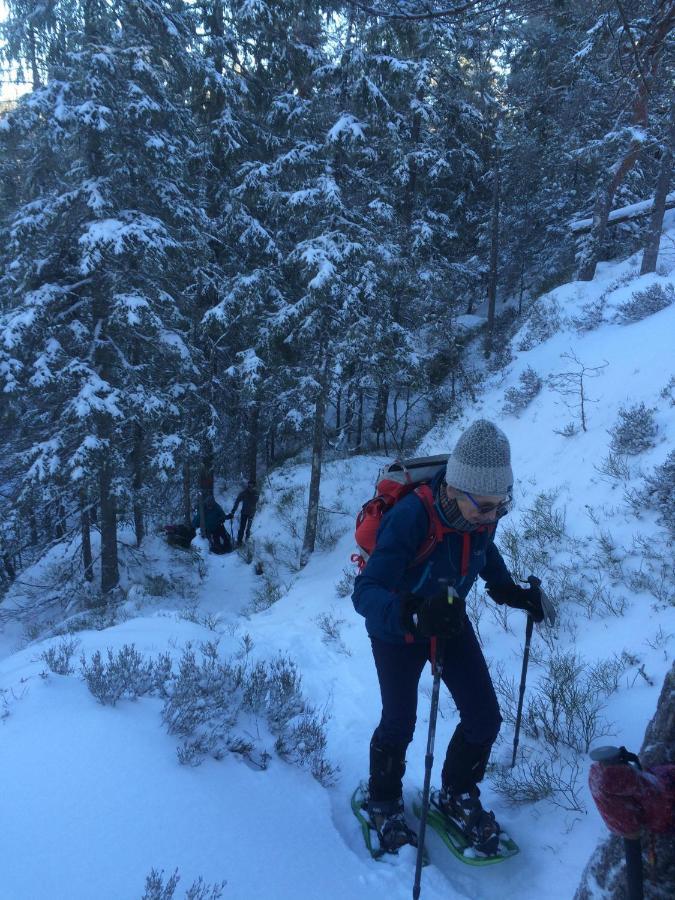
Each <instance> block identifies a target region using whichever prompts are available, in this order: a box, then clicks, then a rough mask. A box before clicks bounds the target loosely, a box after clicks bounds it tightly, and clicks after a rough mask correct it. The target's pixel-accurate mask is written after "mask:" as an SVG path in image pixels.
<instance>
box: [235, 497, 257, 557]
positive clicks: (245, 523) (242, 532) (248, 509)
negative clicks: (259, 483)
mask: <svg viewBox="0 0 675 900" xmlns="http://www.w3.org/2000/svg"><path fill="white" fill-rule="evenodd" d="M240 503H241V515H240V518H239V530H238V531H237V547H240V546H241V544H242V541H243V540H244V539H245V540H248V539H249V538H250V537H251V525H252V524H253V516H254V515H255V510H256V507H257V505H258V490H257V488H256V483H255V481H252V480H251V481H247V482H246V487H245V488H243V489H242V490H241V491H239V493H238V494H237V499H236V500H235V501H234V506H233V507H232V512H231V513H230V516H234V514H235V513H236V511H237V507H238V506H239V504H240Z"/></svg>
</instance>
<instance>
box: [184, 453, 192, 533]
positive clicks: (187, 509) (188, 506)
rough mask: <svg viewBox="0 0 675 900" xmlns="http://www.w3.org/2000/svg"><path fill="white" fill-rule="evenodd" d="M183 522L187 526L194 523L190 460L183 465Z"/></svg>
mask: <svg viewBox="0 0 675 900" xmlns="http://www.w3.org/2000/svg"><path fill="white" fill-rule="evenodd" d="M183 521H184V522H185V524H186V525H190V523H191V522H192V503H191V499H190V460H188V459H186V460H185V462H184V463H183Z"/></svg>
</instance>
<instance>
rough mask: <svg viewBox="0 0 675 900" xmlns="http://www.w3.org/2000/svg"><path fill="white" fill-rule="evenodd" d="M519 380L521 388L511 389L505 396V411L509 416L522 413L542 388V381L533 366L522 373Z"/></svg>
mask: <svg viewBox="0 0 675 900" xmlns="http://www.w3.org/2000/svg"><path fill="white" fill-rule="evenodd" d="M518 380H519V382H520V385H519V387H512V388H509V389H508V390H507V391H506V392H505V394H504V407H503V409H504V412H505V413H506V415H509V416H517V415H518V413H520V412H522V411H523V410H524V409H525V407H526V406H528V405H529V404H530V403H531V402H532V400H534V398H535V397H536V396H537V394H538V393H539V392H540V391H541V388H542V380H541V378H540V377H539V376H538V375H537V373H536V372H535V371H534V369H533V368H532V366H528V367H527V368H526V369H525V371H524V372H521V373H520V377H519V379H518Z"/></svg>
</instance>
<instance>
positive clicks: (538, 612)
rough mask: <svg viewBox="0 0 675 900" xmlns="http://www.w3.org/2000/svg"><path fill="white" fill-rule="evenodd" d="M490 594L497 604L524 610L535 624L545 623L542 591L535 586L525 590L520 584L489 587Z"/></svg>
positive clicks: (532, 585)
mask: <svg viewBox="0 0 675 900" xmlns="http://www.w3.org/2000/svg"><path fill="white" fill-rule="evenodd" d="M487 592H488V594H489V595H490V596H491V597H492V599H493V600H494V601H495V603H499V604H506V606H510V607H511V608H512V609H524V610H525V612H526V613H527V614H528V616H531V617H532V619H533V620H534V621H535V622H543V621H544V610H543V608H542V605H541V591H540V590H539V588H538V587H537V586H536V585H535V584H531V585H530V587H528V588H524V587H521V586H520V585H519V584H500V585H496V586H494V587H491V586H488V587H487Z"/></svg>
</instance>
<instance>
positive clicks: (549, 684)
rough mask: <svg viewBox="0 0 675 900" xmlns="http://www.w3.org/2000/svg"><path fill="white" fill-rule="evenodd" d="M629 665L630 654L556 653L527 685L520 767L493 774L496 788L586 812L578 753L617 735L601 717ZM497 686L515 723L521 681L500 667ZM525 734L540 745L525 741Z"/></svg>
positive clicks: (506, 715) (502, 703) (513, 797)
mask: <svg viewBox="0 0 675 900" xmlns="http://www.w3.org/2000/svg"><path fill="white" fill-rule="evenodd" d="M628 664H629V659H628V658H627V656H626V655H625V654H622V655H621V656H614V657H613V658H612V659H608V660H601V661H599V662H597V663H594V664H589V663H587V662H585V661H583V660H582V659H581V658H580V657H579V656H577V655H576V654H575V653H572V652H567V653H559V652H554V653H552V654H551V656H550V657H549V659H548V664H547V672H546V674H545V675H544V676H543V678H540V679H539V681H538V682H537V683H535V684H533V685H532V687H530V686H528V691H529V696H528V699H527V701H526V704H525V709H524V712H523V719H522V733H521V750H520V753H519V759H518V761H517V765H516V767H515V768H514V769H512V770H511V769H509V770H504V769H500V768H496V769H495V770H494V771H493V772H492V773H491V777H492V780H493V781H494V785H495V788H496V790H497V791H499V792H500V793H501V794H503V795H504V796H506V797H509V798H510V799H511V800H513V801H514V802H515V803H529V802H535V801H537V800H544V799H547V800H549V801H550V802H551V803H553V804H554V805H556V806H560V807H562V808H563V809H566V810H570V811H578V812H583V811H584V806H583V803H582V801H581V799H580V792H581V788H582V784H581V783H580V781H579V777H580V775H581V774H582V773H581V766H580V763H579V761H578V757H579V755H580V754H586V753H587V752H588V749H589V747H590V746H591V744H592V743H594V742H595V741H596V740H598V739H599V738H602V737H605V736H608V735H610V734H612V727H611V725H610V724H609V723H608V722H607V721H606V720H605V719H604V718H603V716H602V711H603V709H604V701H605V698H606V697H608V696H609V695H610V694H612V693H614V691H616V690H617V689H618V687H619V679H620V677H621V675H622V674H623V673H624V672H625V670H626V667H627V665H628ZM495 687H496V689H497V693H498V694H499V697H500V707H501V710H502V714H503V716H504V720H505V721H506V722H507V723H509V724H510V725H513V724H514V723H515V719H516V708H517V703H518V692H517V689H516V685H515V683H514V682H513V680H508V679H506V678H505V677H504V675H503V672H501V671H500V670H497V675H496V678H495ZM523 735H525V736H527V738H529V739H530V741H531V742H532V741H536V742H537V744H532V743H530V745H529V746H523V742H522V738H523Z"/></svg>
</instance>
